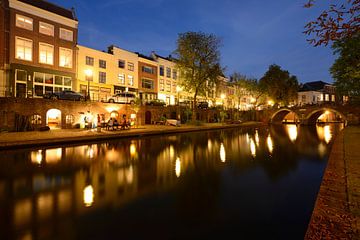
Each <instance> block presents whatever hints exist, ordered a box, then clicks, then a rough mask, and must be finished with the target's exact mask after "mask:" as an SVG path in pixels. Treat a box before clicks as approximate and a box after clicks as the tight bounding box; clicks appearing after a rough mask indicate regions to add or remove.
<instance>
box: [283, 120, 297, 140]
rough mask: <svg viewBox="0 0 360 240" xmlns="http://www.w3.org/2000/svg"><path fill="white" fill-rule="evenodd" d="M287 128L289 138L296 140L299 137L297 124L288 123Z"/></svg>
mask: <svg viewBox="0 0 360 240" xmlns="http://www.w3.org/2000/svg"><path fill="white" fill-rule="evenodd" d="M286 130H287V133H288V135H289V138H290V140H291V141H292V142H295V141H296V139H297V136H298V132H297V131H298V129H297V126H296V125H294V124H287V125H286Z"/></svg>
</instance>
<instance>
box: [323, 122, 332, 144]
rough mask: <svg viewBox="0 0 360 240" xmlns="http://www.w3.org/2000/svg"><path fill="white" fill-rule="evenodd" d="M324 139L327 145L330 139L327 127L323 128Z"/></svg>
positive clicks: (328, 127)
mask: <svg viewBox="0 0 360 240" xmlns="http://www.w3.org/2000/svg"><path fill="white" fill-rule="evenodd" d="M324 139H325V142H326V143H329V142H330V141H331V139H332V133H331V131H330V126H329V125H326V126H324Z"/></svg>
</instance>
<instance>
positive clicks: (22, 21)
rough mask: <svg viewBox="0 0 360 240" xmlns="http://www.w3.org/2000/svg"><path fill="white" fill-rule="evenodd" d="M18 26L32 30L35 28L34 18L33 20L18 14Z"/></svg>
mask: <svg viewBox="0 0 360 240" xmlns="http://www.w3.org/2000/svg"><path fill="white" fill-rule="evenodd" d="M16 26H17V27H20V28H25V29H27V30H31V31H32V30H33V20H32V18H29V17H25V16H22V15H18V14H16Z"/></svg>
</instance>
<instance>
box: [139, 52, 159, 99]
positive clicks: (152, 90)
mask: <svg viewBox="0 0 360 240" xmlns="http://www.w3.org/2000/svg"><path fill="white" fill-rule="evenodd" d="M138 56H139V60H138V79H139V98H140V100H141V101H142V102H143V103H144V102H147V101H150V100H152V99H157V97H158V63H157V62H156V61H155V60H154V59H153V58H151V57H148V56H145V55H142V54H139V53H138Z"/></svg>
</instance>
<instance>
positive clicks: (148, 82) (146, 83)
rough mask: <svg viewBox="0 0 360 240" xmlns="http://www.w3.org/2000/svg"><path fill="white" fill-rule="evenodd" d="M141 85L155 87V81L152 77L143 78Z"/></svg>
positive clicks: (149, 87)
mask: <svg viewBox="0 0 360 240" xmlns="http://www.w3.org/2000/svg"><path fill="white" fill-rule="evenodd" d="M141 86H142V87H143V88H147V89H154V81H153V80H151V79H142V81H141Z"/></svg>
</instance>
